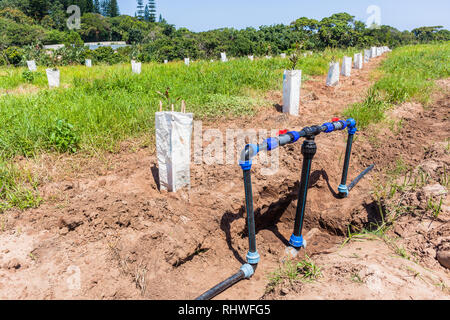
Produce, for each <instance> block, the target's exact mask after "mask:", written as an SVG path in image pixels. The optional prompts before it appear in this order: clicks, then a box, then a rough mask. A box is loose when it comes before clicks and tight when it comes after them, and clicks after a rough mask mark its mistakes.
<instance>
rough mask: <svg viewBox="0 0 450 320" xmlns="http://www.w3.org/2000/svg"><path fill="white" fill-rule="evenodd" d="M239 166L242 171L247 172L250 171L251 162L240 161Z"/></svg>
mask: <svg viewBox="0 0 450 320" xmlns="http://www.w3.org/2000/svg"><path fill="white" fill-rule="evenodd" d="M239 165H240V166H241V168H242V171H248V170H251V169H252V161H251V160H249V161H242V160H240V161H239Z"/></svg>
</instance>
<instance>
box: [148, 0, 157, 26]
mask: <svg viewBox="0 0 450 320" xmlns="http://www.w3.org/2000/svg"><path fill="white" fill-rule="evenodd" d="M148 9H149V13H150V14H149V18H148V20H149V21H150V22H156V4H155V0H149V1H148Z"/></svg>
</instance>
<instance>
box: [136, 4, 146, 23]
mask: <svg viewBox="0 0 450 320" xmlns="http://www.w3.org/2000/svg"><path fill="white" fill-rule="evenodd" d="M144 15H145V9H144V0H137V10H136V16H137V17H138V18H139V19H141V20H143V19H144Z"/></svg>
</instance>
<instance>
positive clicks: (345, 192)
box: [338, 184, 349, 197]
mask: <svg viewBox="0 0 450 320" xmlns="http://www.w3.org/2000/svg"><path fill="white" fill-rule="evenodd" d="M338 191H339V194H341V195H344V196H345V197H348V193H349V191H348V187H347V186H345V185H343V184H341V185H339V187H338Z"/></svg>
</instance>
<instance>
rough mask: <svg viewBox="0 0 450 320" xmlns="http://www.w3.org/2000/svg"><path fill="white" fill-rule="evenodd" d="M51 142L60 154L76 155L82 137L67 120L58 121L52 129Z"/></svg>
mask: <svg viewBox="0 0 450 320" xmlns="http://www.w3.org/2000/svg"><path fill="white" fill-rule="evenodd" d="M49 142H50V145H51V146H52V147H53V148H55V149H56V150H57V151H58V152H61V153H64V152H71V153H75V152H76V151H77V149H78V146H79V143H80V137H79V136H78V134H77V132H75V130H74V126H73V125H72V124H70V123H68V122H67V121H66V120H58V121H56V123H55V125H54V126H53V127H52V129H51V132H50V137H49Z"/></svg>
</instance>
